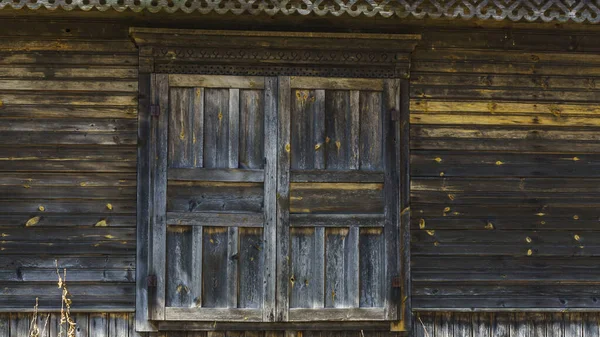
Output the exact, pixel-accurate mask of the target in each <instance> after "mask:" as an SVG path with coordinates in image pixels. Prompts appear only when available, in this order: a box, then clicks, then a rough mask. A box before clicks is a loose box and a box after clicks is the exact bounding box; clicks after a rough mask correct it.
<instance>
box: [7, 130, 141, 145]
mask: <svg viewBox="0 0 600 337" xmlns="http://www.w3.org/2000/svg"><path fill="white" fill-rule="evenodd" d="M0 143H2V144H4V145H9V144H12V145H23V144H40V145H47V144H57V145H76V144H79V145H136V144H137V137H136V135H135V133H134V132H131V131H117V132H52V131H50V132H22V131H3V132H2V133H0Z"/></svg>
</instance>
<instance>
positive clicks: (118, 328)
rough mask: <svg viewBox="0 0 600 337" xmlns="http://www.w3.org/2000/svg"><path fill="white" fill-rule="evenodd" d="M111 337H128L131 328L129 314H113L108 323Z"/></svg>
mask: <svg viewBox="0 0 600 337" xmlns="http://www.w3.org/2000/svg"><path fill="white" fill-rule="evenodd" d="M108 322H109V323H108V335H109V337H128V335H129V328H128V326H127V324H128V318H127V314H125V313H111V314H110V316H109V321H108Z"/></svg>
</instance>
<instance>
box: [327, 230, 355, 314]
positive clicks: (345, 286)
mask: <svg viewBox="0 0 600 337" xmlns="http://www.w3.org/2000/svg"><path fill="white" fill-rule="evenodd" d="M357 247H358V228H357V227H355V226H353V227H350V228H327V229H326V230H325V307H326V308H352V307H358V301H359V295H358V248H357Z"/></svg>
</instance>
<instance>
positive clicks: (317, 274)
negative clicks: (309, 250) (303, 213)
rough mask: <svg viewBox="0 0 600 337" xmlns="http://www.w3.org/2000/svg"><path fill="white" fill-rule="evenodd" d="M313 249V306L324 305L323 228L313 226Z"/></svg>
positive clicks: (319, 306) (320, 306) (322, 306)
mask: <svg viewBox="0 0 600 337" xmlns="http://www.w3.org/2000/svg"><path fill="white" fill-rule="evenodd" d="M314 246H315V251H314V253H313V256H315V260H314V261H312V265H313V268H312V270H313V275H312V291H313V307H314V308H324V307H325V228H324V227H316V228H315V245H314Z"/></svg>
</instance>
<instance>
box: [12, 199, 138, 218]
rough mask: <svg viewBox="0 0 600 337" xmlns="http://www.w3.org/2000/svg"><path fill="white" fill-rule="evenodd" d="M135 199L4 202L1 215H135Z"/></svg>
mask: <svg viewBox="0 0 600 337" xmlns="http://www.w3.org/2000/svg"><path fill="white" fill-rule="evenodd" d="M135 209H136V207H135V199H131V200H110V199H108V200H86V199H77V200H44V199H40V200H33V199H28V200H2V201H0V213H3V214H9V213H31V214H32V216H33V215H40V216H45V215H47V214H56V213H74V214H107V215H108V214H111V215H118V214H121V215H123V214H135Z"/></svg>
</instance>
